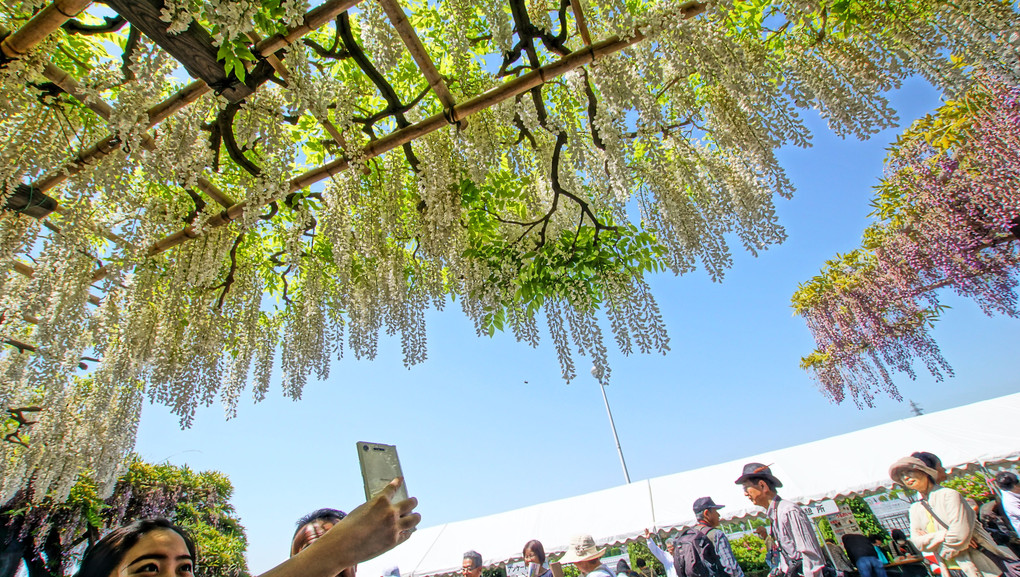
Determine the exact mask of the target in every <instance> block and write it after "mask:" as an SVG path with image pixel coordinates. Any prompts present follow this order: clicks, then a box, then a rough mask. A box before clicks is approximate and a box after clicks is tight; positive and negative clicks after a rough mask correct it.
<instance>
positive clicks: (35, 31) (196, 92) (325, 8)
mask: <svg viewBox="0 0 1020 577" xmlns="http://www.w3.org/2000/svg"><path fill="white" fill-rule="evenodd" d="M360 1H361V0H327V1H326V2H324V3H323V4H321V5H320V6H318V7H316V8H314V9H312V10H311V11H309V12H308V13H307V14H306V15H305V17H304V18H303V19H302V22H301V24H299V25H298V26H295V27H293V28H290V29H288V31H287V32H286V33H285V34H278V35H275V36H272V37H270V38H266V39H264V40H261V41H256V40H257V39H256V38H253V41H254V42H255V46H254V48H253V50H252V52H253V53H254V54H255V55H256V56H257V57H259V58H261V59H264V60H265V61H266V62H268V63H269V64H270V65H271V66H272V67H273V68H274V69H275V70H276V71H277V72H278V73H279V74H280V75H281V76H282V77H284V78H286V76H287V72H286V69H285V68H284V67H283V65H282V62H281V61H280V59H279V58H278V57H277V56H276V53H277V52H278V51H279V50H281V49H283V48H285V47H286V46H288V45H290V44H293V43H294V42H296V41H298V40H299V39H300V38H302V37H303V36H305V35H306V34H308V33H310V32H312V31H313V30H315V29H317V28H319V27H321V26H323V25H325V24H326V23H328V22H330V21H332V20H333V19H334V18H337V17H338V16H339V15H340V14H341V13H343V12H344V11H346V10H348V9H350V8H352V7H354V6H356V5H357V4H358V3H360ZM377 1H378V2H379V3H380V5H381V7H382V8H383V10H384V11H385V13H386V16H387V18H388V19H389V20H390V23H391V24H392V25H393V27H394V28H395V30H396V31H397V33H398V35H399V36H400V38H401V39H402V40H403V43H404V45H405V46H406V48H407V49H408V51H409V53H410V55H411V56H412V58H413V59H414V61H415V64H416V65H417V66H418V69H419V71H420V72H421V74H422V76H423V77H424V78H425V80H426V81H427V83H428V86H429V88H430V90H431V91H432V92H433V93H434V94H435V96H436V98H437V99H438V100H439V102H440V103H441V105H442V107H443V111H442V112H441V113H437V114H434V115H432V116H430V117H428V118H426V119H424V120H421V121H419V122H417V123H415V124H411V125H408V126H405V127H403V128H398V129H397V130H394V131H393V132H391V133H389V134H387V135H384V136H381V137H379V138H378V139H375V140H372V141H370V142H369V143H368V144H366V145H365V147H364V148H363V149H362V150H361V151H360V152H361V156H362V157H363V158H365V159H370V158H374V157H377V156H379V155H381V154H383V153H385V152H388V151H390V150H393V149H394V148H397V147H400V146H403V145H405V144H409V143H411V142H413V141H414V140H416V139H418V138H421V137H423V136H425V135H427V134H430V133H432V132H435V131H437V130H440V129H442V128H443V127H445V126H447V125H450V124H454V125H458V126H461V127H463V126H466V124H465V123H466V118H467V117H468V116H470V115H472V114H476V113H478V112H481V111H484V110H486V109H488V108H491V107H493V106H496V105H497V104H499V103H501V102H503V101H505V100H508V99H510V98H513V97H516V96H518V95H521V94H524V93H526V92H528V91H529V90H532V89H534V88H536V87H540V86H542V85H544V84H546V83H548V82H550V81H552V80H554V79H556V78H558V77H560V76H562V75H564V74H566V73H567V72H570V71H572V70H575V69H577V68H579V67H581V66H584V65H585V64H589V63H592V62H595V61H596V60H598V59H600V58H604V57H606V56H609V55H611V54H614V53H616V52H618V51H620V50H623V49H625V48H627V47H628V46H631V45H633V44H635V43H637V42H640V41H642V40H643V39H644V38H645V36H644V34H643V33H642V32H641V30H640V29H635V30H633V31H631V32H630V34H628V35H626V36H623V37H621V36H612V37H610V38H607V39H604V40H602V41H599V42H595V43H593V42H592V40H591V37H590V33H589V30H588V27H587V22H586V19H585V16H584V13H583V11H582V9H581V6H580V2H579V0H571V5H570V6H571V9H572V11H573V13H574V17H575V21H576V25H577V29H578V33H579V35H580V36H581V38H582V41H583V43H584V48H582V49H579V50H577V51H574V52H570V53H568V54H566V55H564V56H562V57H561V58H559V59H558V60H556V61H554V62H551V63H549V64H546V65H544V66H541V67H539V68H537V69H534V70H531V71H530V72H528V73H525V74H523V75H521V76H518V77H516V78H514V79H513V80H510V81H508V82H506V83H504V84H502V85H501V86H498V87H496V88H494V89H491V90H489V91H488V92H485V93H483V94H481V95H479V96H476V97H474V98H471V99H469V100H467V101H464V102H461V103H457V102H455V100H454V98H453V95H452V94H451V93H450V91H449V88H448V87H447V85H446V81H445V80H444V79H443V78H442V76H441V75H440V74H439V71H438V69H437V68H436V66H435V64H434V63H433V61H432V59H431V58H430V57H429V55H428V53H427V51H426V49H425V47H424V45H423V44H422V43H421V40H420V39H419V38H418V35H417V32H416V31H415V30H414V27H413V26H412V25H411V24H410V22H409V21H408V19H407V16H406V14H405V13H404V11H403V9H402V7H401V6H400V4H399V1H398V0H377ZM89 4H90V2H89V1H87V0H55V1H54V2H53V3H52V4H50V5H49V6H47V7H46V8H44V9H43V10H42V11H40V12H39V13H38V14H37V15H36V16H35V17H33V18H32V19H31V20H30V21H29V22H27V23H26V24H25V25H24V26H22V27H21V28H20V29H19V30H17V31H15V32H13V33H11V34H9V35H7V36H6V37H4V38H3V40H2V42H0V54H2V59H4V60H6V61H11V60H15V59H18V58H23V57H25V56H26V55H27V54H29V53H30V52H31V50H32V49H33V48H34V47H35V46H37V45H38V44H39V43H40V42H41V41H42V40H43V39H44V38H45V37H46V36H47V35H48V34H50V33H52V32H54V31H55V30H56V29H58V28H59V27H60V26H61V25H62V24H64V23H65V22H66V21H68V20H69V19H71V18H73V17H74V16H76V15H77V14H79V13H80V12H82V11H83V10H85V9H86V8H87V7H88V5H89ZM114 4H117V3H114ZM114 7H116V6H114ZM704 8H705V4H704V3H703V2H700V1H698V0H690V1H688V2H686V3H685V4H683V5H682V6H681V7H680V10H679V13H678V17H680V18H685V19H686V18H693V17H694V16H696V15H698V14H699V13H701V12H702V11H703V10H704ZM121 15H122V16H127V15H125V14H121ZM132 17H137V14H133V15H132ZM128 20H131V18H130V17H129V18H128ZM155 36H157V38H155V39H154V40H156V42H157V44H160V45H161V46H162V45H163V44H165V43H166V42H167V41H168V40H167V39H168V38H169V37H168V36H166V35H158V34H155ZM185 42H191V43H194V42H195V40H194V38H189V39H186V40H185ZM170 52H171V54H175V53H176V54H181V53H182V52H181V51H179V50H171V51H170ZM186 68H187V69H188V70H194V69H196V66H194V65H192V66H188V65H186ZM43 75H44V76H45V77H46V78H47V79H48V80H50V81H51V82H53V83H54V84H56V85H57V86H59V87H60V88H61V89H62V90H64V92H66V93H67V94H69V95H70V96H72V97H74V98H76V99H77V100H79V101H80V102H82V103H83V104H84V105H85V106H87V107H88V108H90V109H91V110H92V111H93V112H95V113H96V114H97V115H98V116H99V117H101V118H103V119H109V117H110V115H111V114H112V112H113V108H112V107H111V106H110V105H109V104H108V103H106V102H102V101H95V100H94V99H85V98H84V97H83V95H82V91H81V89H80V87H79V86H78V83H77V81H76V80H75V79H74V78H73V77H72V76H71V75H70V74H68V73H67V72H65V71H63V70H61V69H59V68H58V67H57V66H55V65H53V64H47V65H46V66H45V68H44V70H43ZM204 76H205V79H201V80H196V81H194V82H191V83H190V84H188V85H186V86H185V87H183V88H181V89H180V90H179V91H178V92H176V93H175V94H173V95H171V96H170V97H168V98H166V99H165V100H163V101H162V102H159V103H157V104H156V105H154V106H152V107H151V108H150V109H149V110H148V111H147V116H148V120H147V122H146V123H145V130H146V133H145V134H144V136H143V137H142V146H143V147H145V148H147V149H149V150H153V149H155V148H156V142H155V140H154V138H153V137H152V135H150V134H148V132H147V131H148V130H150V129H152V128H154V127H155V126H156V125H158V124H159V123H160V122H162V121H163V120H166V119H167V118H169V117H170V116H172V115H174V114H176V113H177V112H179V111H181V110H183V109H184V108H185V107H187V106H188V105H189V104H191V103H193V102H195V101H197V100H198V99H199V98H200V97H202V96H203V95H204V94H206V93H207V92H209V91H210V90H211V87H210V81H211V82H213V83H219V87H220V88H221V89H223V90H235V88H236V86H234V85H230V84H229V83H228V81H227V80H224V79H223V78H222V75H221V76H219V77H215V78H213V77H212V75H211V73H209V74H204ZM235 80H236V79H235ZM235 85H236V82H235ZM224 87H226V88H224ZM257 89H258V86H255V87H253V88H251V90H250V91H249V92H247V93H246V94H239V93H238V92H236V90H235V92H234V93H233V94H232V96H231V95H228V98H230V97H233V98H234V99H238V100H240V99H243V98H245V97H246V96H248V95H250V94H254V92H255V91H256V90H257ZM319 121H320V123H321V124H322V125H323V128H324V129H325V130H326V132H327V133H328V134H330V136H331V137H332V138H333V139H334V140H335V141H336V142H337V144H339V145H340V146H341V149H342V150H344V149H346V143H345V142H344V139H343V137H342V135H341V134H340V132H339V131H338V130H337V129H336V127H335V126H333V125H332V124H331V123H330V122H329V121H328V120H327V119H320V120H319ZM122 145H123V142H122V141H121V140H120V139H119V138H118V137H116V136H114V135H110V136H108V137H106V138H104V139H102V140H100V141H99V142H97V143H95V144H94V145H92V146H91V147H89V148H88V149H86V150H85V151H83V152H81V153H80V154H79V155H78V156H77V157H76V158H74V159H72V160H71V161H70V162H68V163H67V164H66V165H64V166H63V167H61V168H60V169H57V170H54V171H53V172H51V173H50V174H48V175H45V176H43V177H42V178H40V179H39V180H37V181H35V182H33V183H31V184H28V185H22V186H28V187H30V189H31V190H32V191H38V192H42V193H44V192H46V191H48V190H50V189H52V188H54V187H55V186H57V185H59V184H60V183H62V182H64V181H65V180H66V179H67V178H68V177H70V176H72V175H74V174H77V173H79V172H81V171H83V170H85V169H87V167H88V166H90V165H91V164H94V163H96V162H98V161H99V160H101V159H102V158H103V157H105V156H107V155H109V154H110V153H112V152H114V151H115V150H117V149H119V148H120V147H121V146H122ZM349 167H350V163H349V161H348V159H347V158H346V157H344V156H340V157H338V158H335V159H334V160H332V161H331V162H328V163H326V164H323V165H322V166H319V167H317V168H314V169H312V170H308V171H306V172H304V173H302V174H298V175H296V176H294V177H292V178H291V179H290V181H289V186H288V191H289V192H290V193H294V192H297V191H300V190H302V189H304V188H306V187H308V186H311V185H313V184H315V183H317V182H319V181H321V180H324V179H325V178H327V177H330V176H335V175H338V174H339V173H341V172H342V171H344V170H347V169H348V168H349ZM197 188H198V189H199V190H200V191H202V192H203V193H204V194H205V195H207V196H208V197H209V198H210V199H212V200H213V201H215V202H216V203H217V204H219V205H220V206H221V207H223V210H222V211H221V212H219V213H218V214H216V215H214V216H213V217H211V218H210V219H209V220H207V221H206V223H205V227H206V228H208V229H211V228H218V227H221V226H224V225H227V224H229V223H230V222H231V221H234V220H237V219H239V218H242V217H243V216H244V215H245V214H246V213H248V212H249V211H251V210H257V209H259V208H261V207H262V206H265V205H266V204H269V203H270V202H273V201H274V200H275V199H267V200H265V201H263V203H262V204H258V205H253V204H250V203H249V202H248V201H246V200H245V201H240V202H237V201H235V200H234V199H232V198H231V197H230V196H229V195H228V194H227V193H225V192H223V191H222V190H220V189H219V188H218V187H217V186H216V185H214V184H213V183H212V182H210V181H209V180H208V179H207V178H205V177H203V176H200V177H199V178H198V181H197ZM61 210H62V209H61V207H60V206H59V204H57V205H56V207H55V209H54V211H55V212H61ZM40 218H45V215H43V216H42V217H40ZM99 232H100V234H102V235H103V236H105V237H106V238H108V239H110V240H113V241H114V242H117V243H118V244H122V245H127V244H128V243H127V241H126V240H125V239H123V238H120V237H119V236H117V235H115V234H113V233H111V232H108V231H99ZM198 236H200V234H199V233H198V232H197V231H196V230H195V228H194V227H192V226H190V225H189V226H185V227H183V228H182V229H181V230H180V231H178V232H176V233H174V234H171V235H169V236H167V237H165V238H163V239H160V240H159V241H157V242H155V243H153V244H152V245H151V246H150V247H149V248H148V250H147V254H148V255H149V256H155V255H158V254H160V253H162V252H165V251H167V250H170V249H172V248H173V247H176V246H178V245H180V244H182V243H185V242H187V241H188V240H190V239H193V238H197V237H198ZM14 270H15V272H18V273H20V274H22V275H25V276H28V277H31V276H32V275H33V273H34V271H33V269H32V268H31V267H30V266H28V265H25V264H23V263H16V264H15V266H14ZM106 276H107V270H106V269H105V267H100V268H98V269H96V270H95V271H94V272H93V274H92V281H93V282H98V281H100V280H102V279H103V278H105V277H106ZM89 302H90V303H91V304H94V305H98V304H99V299H98V298H97V297H95V296H91V297H90V298H89ZM24 318H25V320H26V321H27V322H30V323H33V324H36V323H37V319H34V318H29V317H27V316H26V317H24ZM12 346H17V347H18V348H19V349H20V350H29V351H31V350H34V349H33V348H32V347H31V345H25V344H24V343H17V344H16V345H12Z"/></svg>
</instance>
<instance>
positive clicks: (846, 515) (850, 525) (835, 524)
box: [829, 511, 861, 542]
mask: <svg viewBox="0 0 1020 577" xmlns="http://www.w3.org/2000/svg"><path fill="white" fill-rule="evenodd" d="M829 525H831V526H832V532H833V533H834V534H835V535H836V541H837V542H840V541H842V540H843V535H849V534H851V533H856V534H858V535H860V534H861V527H860V526H859V525H858V524H857V519H855V518H854V514H853V513H851V512H850V511H840V512H838V513H833V514H832V515H829Z"/></svg>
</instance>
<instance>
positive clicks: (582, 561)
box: [559, 535, 616, 577]
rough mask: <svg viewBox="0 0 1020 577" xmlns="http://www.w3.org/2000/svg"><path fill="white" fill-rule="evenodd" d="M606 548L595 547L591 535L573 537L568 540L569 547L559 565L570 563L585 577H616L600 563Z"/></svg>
mask: <svg viewBox="0 0 1020 577" xmlns="http://www.w3.org/2000/svg"><path fill="white" fill-rule="evenodd" d="M605 554H606V548H605V547H603V548H601V549H599V548H598V546H596V545H595V539H593V538H592V536H591V535H575V536H574V537H573V538H571V539H570V546H569V547H567V552H566V554H564V555H563V557H561V558H560V560H559V563H561V564H562V563H572V564H573V565H574V567H577V570H578V571H580V572H581V575H584V576H585V577H588V576H591V577H616V575H614V574H613V571H612V570H611V569H609V567H606V566H605V565H604V564H603V563H602V556H603V555H605Z"/></svg>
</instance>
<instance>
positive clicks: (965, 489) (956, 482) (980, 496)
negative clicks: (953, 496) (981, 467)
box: [942, 473, 995, 503]
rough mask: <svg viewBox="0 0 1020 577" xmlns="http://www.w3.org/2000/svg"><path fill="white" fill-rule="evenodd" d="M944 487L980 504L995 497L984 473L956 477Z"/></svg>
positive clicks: (944, 484) (943, 484)
mask: <svg viewBox="0 0 1020 577" xmlns="http://www.w3.org/2000/svg"><path fill="white" fill-rule="evenodd" d="M942 486H943V487H947V488H949V489H954V490H956V491H958V492H959V493H960V494H961V495H963V496H964V497H970V498H971V499H974V500H975V501H977V502H978V503H984V502H985V501H990V500H992V499H993V498H994V497H995V494H994V493H993V492H992V489H991V488H990V487H989V486H988V478H987V477H985V475H984V473H968V474H966V475H961V476H959V477H954V478H952V479H949V480H947V481H946V482H945V483H942Z"/></svg>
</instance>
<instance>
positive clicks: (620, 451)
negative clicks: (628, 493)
mask: <svg viewBox="0 0 1020 577" xmlns="http://www.w3.org/2000/svg"><path fill="white" fill-rule="evenodd" d="M591 376H593V377H595V382H596V383H597V384H598V386H599V389H600V390H601V391H602V400H603V401H605V403H606V414H607V415H609V428H611V429H612V430H613V440H615V441H616V452H617V453H618V454H619V455H620V466H621V467H623V478H624V479H625V480H626V481H627V484H628V485H629V484H630V473H628V472H627V461H625V460H624V459H623V447H621V446H620V437H619V436H618V435H617V434H616V423H614V422H613V411H611V410H610V409H609V397H607V396H606V387H605V386H604V385H603V384H602V383H600V382H599V377H598V371H596V370H595V365H592V367H591Z"/></svg>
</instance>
